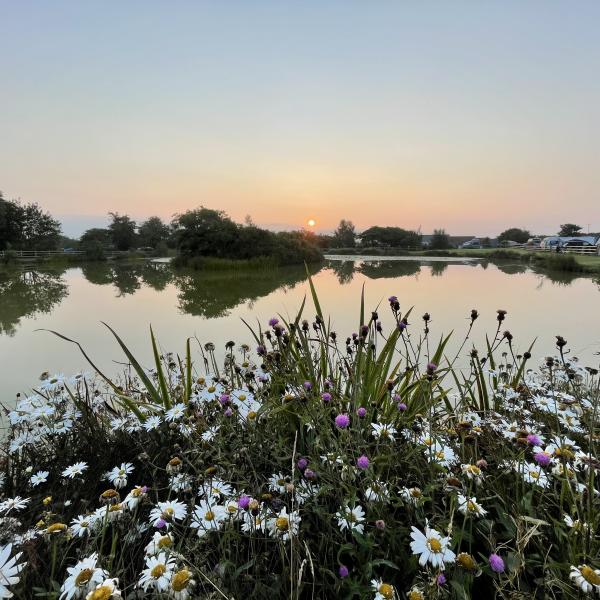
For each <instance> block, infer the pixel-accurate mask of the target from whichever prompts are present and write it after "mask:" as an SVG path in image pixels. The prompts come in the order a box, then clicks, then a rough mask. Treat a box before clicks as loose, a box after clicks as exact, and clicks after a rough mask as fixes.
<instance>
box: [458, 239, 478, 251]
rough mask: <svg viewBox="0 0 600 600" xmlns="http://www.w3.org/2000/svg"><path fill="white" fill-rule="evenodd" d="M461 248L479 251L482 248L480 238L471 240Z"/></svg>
mask: <svg viewBox="0 0 600 600" xmlns="http://www.w3.org/2000/svg"><path fill="white" fill-rule="evenodd" d="M460 247H461V248H465V249H466V248H470V249H472V250H476V249H477V250H478V249H480V248H481V241H480V240H479V238H473V239H472V240H469V241H468V242H464V243H463V244H461V245H460Z"/></svg>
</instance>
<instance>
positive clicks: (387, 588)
mask: <svg viewBox="0 0 600 600" xmlns="http://www.w3.org/2000/svg"><path fill="white" fill-rule="evenodd" d="M371 588H372V589H373V591H374V592H375V596H373V600H393V599H394V598H396V590H395V589H394V586H393V585H390V584H389V583H384V582H383V581H382V580H381V579H379V580H377V579H371Z"/></svg>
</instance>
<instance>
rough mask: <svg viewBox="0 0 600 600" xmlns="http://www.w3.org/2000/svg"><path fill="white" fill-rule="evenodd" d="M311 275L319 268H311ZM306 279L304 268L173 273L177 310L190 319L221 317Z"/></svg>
mask: <svg viewBox="0 0 600 600" xmlns="http://www.w3.org/2000/svg"><path fill="white" fill-rule="evenodd" d="M310 270H311V273H312V274H314V273H316V272H317V271H318V270H319V267H316V268H311V269H310ZM305 279H306V270H305V268H304V267H300V266H294V267H285V268H284V267H282V268H279V269H272V270H267V269H264V270H263V269H257V270H246V271H244V270H240V271H185V272H179V273H176V275H175V278H174V283H175V286H176V287H177V288H178V294H177V297H178V299H179V308H180V309H181V310H182V311H184V312H186V313H189V314H191V315H197V316H203V317H213V318H214V317H224V316H226V315H227V314H228V313H229V311H230V310H231V309H233V308H235V307H236V306H238V305H240V304H242V303H244V302H253V301H255V300H257V299H258V298H261V297H263V296H267V295H268V294H270V293H271V292H273V291H275V290H277V289H283V290H286V289H289V288H292V287H293V286H295V285H296V284H298V283H300V282H301V281H304V280H305Z"/></svg>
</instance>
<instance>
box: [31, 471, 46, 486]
mask: <svg viewBox="0 0 600 600" xmlns="http://www.w3.org/2000/svg"><path fill="white" fill-rule="evenodd" d="M48 475H50V473H49V472H48V471H38V472H37V473H35V474H34V475H32V476H31V479H30V481H31V485H32V486H33V487H35V486H37V485H40V484H41V483H46V481H48Z"/></svg>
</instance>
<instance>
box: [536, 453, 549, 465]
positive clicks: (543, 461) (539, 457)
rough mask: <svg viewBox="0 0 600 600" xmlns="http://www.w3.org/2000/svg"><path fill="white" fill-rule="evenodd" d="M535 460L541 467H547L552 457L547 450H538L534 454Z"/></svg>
mask: <svg viewBox="0 0 600 600" xmlns="http://www.w3.org/2000/svg"><path fill="white" fill-rule="evenodd" d="M533 460H535V462H536V463H537V464H538V465H540V467H547V466H548V465H549V464H550V460H551V459H550V456H548V455H547V454H546V453H545V452H536V453H535V454H534V455H533Z"/></svg>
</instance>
